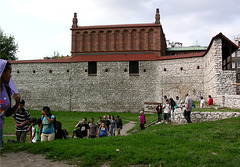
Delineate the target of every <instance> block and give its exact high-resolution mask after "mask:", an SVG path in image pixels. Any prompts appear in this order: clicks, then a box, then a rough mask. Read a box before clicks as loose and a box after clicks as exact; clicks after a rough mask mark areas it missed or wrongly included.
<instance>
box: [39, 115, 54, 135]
mask: <svg viewBox="0 0 240 167" xmlns="http://www.w3.org/2000/svg"><path fill="white" fill-rule="evenodd" d="M51 118H55V116H54V115H52V116H51ZM51 118H50V119H51ZM41 119H42V124H43V129H42V132H43V133H46V134H51V133H55V129H54V124H53V123H54V122H52V123H50V122H48V120H47V118H45V117H44V116H42V118H41Z"/></svg>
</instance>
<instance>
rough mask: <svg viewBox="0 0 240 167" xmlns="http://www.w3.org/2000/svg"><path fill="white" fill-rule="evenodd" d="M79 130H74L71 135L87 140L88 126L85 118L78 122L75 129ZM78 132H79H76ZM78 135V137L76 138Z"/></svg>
mask: <svg viewBox="0 0 240 167" xmlns="http://www.w3.org/2000/svg"><path fill="white" fill-rule="evenodd" d="M78 127H79V128H80V129H76V130H74V132H73V133H75V134H76V137H80V138H88V137H89V125H88V124H87V118H83V120H82V121H79V122H78V124H77V125H76V126H75V128H78ZM78 131H79V132H78ZM78 135H80V136H78Z"/></svg>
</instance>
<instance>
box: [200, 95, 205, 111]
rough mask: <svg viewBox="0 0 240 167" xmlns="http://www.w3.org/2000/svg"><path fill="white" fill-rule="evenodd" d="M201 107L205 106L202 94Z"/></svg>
mask: <svg viewBox="0 0 240 167" xmlns="http://www.w3.org/2000/svg"><path fill="white" fill-rule="evenodd" d="M200 108H205V100H204V99H203V97H202V96H201V102H200Z"/></svg>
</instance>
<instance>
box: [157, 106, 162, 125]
mask: <svg viewBox="0 0 240 167" xmlns="http://www.w3.org/2000/svg"><path fill="white" fill-rule="evenodd" d="M156 111H157V114H158V122H157V124H160V123H161V118H162V104H161V103H159V104H158V106H157V108H156Z"/></svg>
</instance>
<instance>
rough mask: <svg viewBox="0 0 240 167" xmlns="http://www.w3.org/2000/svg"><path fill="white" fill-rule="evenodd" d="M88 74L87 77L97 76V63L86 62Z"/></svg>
mask: <svg viewBox="0 0 240 167" xmlns="http://www.w3.org/2000/svg"><path fill="white" fill-rule="evenodd" d="M88 74H89V75H96V74H97V62H88Z"/></svg>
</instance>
